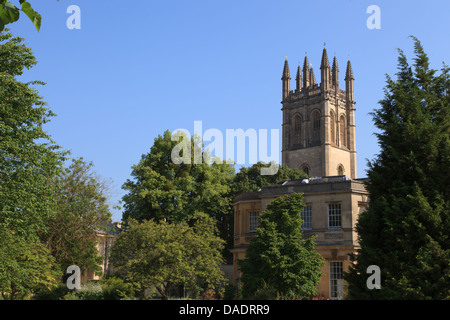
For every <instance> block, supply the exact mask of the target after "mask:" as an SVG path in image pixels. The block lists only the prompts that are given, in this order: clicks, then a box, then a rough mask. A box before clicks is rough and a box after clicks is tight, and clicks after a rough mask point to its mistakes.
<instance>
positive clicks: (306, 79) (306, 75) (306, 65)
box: [303, 56, 310, 87]
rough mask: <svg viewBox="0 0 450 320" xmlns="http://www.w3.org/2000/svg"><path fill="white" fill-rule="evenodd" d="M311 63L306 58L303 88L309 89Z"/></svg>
mask: <svg viewBox="0 0 450 320" xmlns="http://www.w3.org/2000/svg"><path fill="white" fill-rule="evenodd" d="M309 78H310V76H309V61H308V57H307V56H305V61H304V62H303V87H309V83H310V82H309V81H310V79H309Z"/></svg>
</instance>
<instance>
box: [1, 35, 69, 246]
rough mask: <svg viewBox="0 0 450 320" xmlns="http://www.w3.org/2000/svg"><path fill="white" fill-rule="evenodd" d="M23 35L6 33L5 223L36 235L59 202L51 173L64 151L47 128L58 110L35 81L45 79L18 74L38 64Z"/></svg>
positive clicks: (57, 167) (54, 172)
mask: <svg viewBox="0 0 450 320" xmlns="http://www.w3.org/2000/svg"><path fill="white" fill-rule="evenodd" d="M22 41H23V39H21V38H13V37H12V35H11V34H10V33H0V199H1V201H0V228H6V229H8V230H13V231H15V232H17V233H18V234H20V235H22V236H25V237H34V236H36V231H37V230H39V229H42V228H44V221H45V219H46V218H47V217H48V216H49V215H50V214H51V212H52V210H53V208H54V206H53V205H54V203H53V197H52V194H53V188H52V186H51V184H50V179H51V178H52V177H54V176H56V175H58V172H59V170H60V168H61V165H62V161H63V159H64V153H63V152H61V151H60V150H59V149H60V147H59V146H57V145H56V144H55V143H54V142H53V141H52V140H51V138H50V137H49V135H48V134H47V133H46V132H45V131H44V129H43V125H44V124H45V123H46V122H48V121H49V119H50V117H52V116H54V114H53V113H52V111H51V110H50V109H48V108H47V107H46V103H45V102H44V101H42V98H41V97H40V96H39V94H38V92H37V90H35V89H34V88H33V87H32V86H33V85H37V84H42V83H41V82H38V81H35V82H31V83H22V82H20V81H18V80H17V79H16V77H17V76H18V75H21V74H22V72H23V70H24V69H29V68H31V67H33V66H34V65H35V64H36V60H35V58H34V56H33V54H32V52H31V50H30V49H29V48H27V47H26V46H25V45H23V44H22Z"/></svg>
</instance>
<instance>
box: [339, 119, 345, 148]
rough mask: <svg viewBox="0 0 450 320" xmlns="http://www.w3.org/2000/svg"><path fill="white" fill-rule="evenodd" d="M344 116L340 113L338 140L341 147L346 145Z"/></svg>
mask: <svg viewBox="0 0 450 320" xmlns="http://www.w3.org/2000/svg"><path fill="white" fill-rule="evenodd" d="M345 132H346V130H345V117H344V116H343V115H342V116H341V118H340V120H339V140H340V143H341V147H346V146H347V143H346V139H345Z"/></svg>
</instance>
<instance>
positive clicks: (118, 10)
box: [10, 0, 450, 220]
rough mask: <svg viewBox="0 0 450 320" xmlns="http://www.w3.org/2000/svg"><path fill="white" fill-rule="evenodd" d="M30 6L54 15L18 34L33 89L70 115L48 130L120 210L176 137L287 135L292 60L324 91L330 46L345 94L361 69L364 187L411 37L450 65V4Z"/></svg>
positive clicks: (114, 0) (22, 25) (250, 0)
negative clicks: (72, 23) (375, 12)
mask: <svg viewBox="0 0 450 320" xmlns="http://www.w3.org/2000/svg"><path fill="white" fill-rule="evenodd" d="M13 2H14V1H13ZM17 2H18V1H17ZM30 3H32V5H33V7H34V8H35V10H36V11H38V12H40V13H41V14H42V16H43V23H42V28H41V31H40V32H39V33H38V32H37V31H36V30H35V29H34V27H33V25H32V24H31V22H30V21H29V20H27V18H26V17H25V16H24V17H23V18H22V19H21V20H20V21H19V22H17V23H15V24H13V25H11V26H10V28H11V30H12V32H13V33H14V35H17V36H22V37H24V38H26V40H27V43H28V45H29V46H30V47H31V48H33V51H34V53H35V55H36V57H37V59H38V61H39V64H38V65H37V66H36V67H35V68H34V69H32V70H31V71H28V72H27V73H26V74H25V76H24V79H27V80H35V79H36V80H42V81H45V82H46V83H47V85H46V86H45V87H40V88H39V91H40V93H41V95H42V96H43V97H44V100H45V101H47V102H48V104H49V107H50V108H51V109H52V110H53V111H54V112H55V113H56V114H57V115H58V116H57V117H55V118H53V119H52V121H51V122H50V123H48V124H47V125H46V130H47V131H48V132H49V133H50V134H51V136H52V138H53V139H54V140H55V141H56V142H57V143H58V144H60V145H61V146H63V147H64V148H65V149H68V150H71V151H72V154H73V156H76V157H78V156H82V157H84V159H85V160H88V161H92V162H93V163H94V165H95V170H96V172H98V173H99V174H100V175H101V176H102V177H104V178H108V179H109V178H110V179H112V180H113V190H114V195H113V198H112V202H113V203H115V202H117V200H119V199H120V198H121V196H122V195H123V191H122V190H121V186H122V184H123V183H124V182H125V181H126V179H128V178H129V177H130V173H131V166H132V165H133V164H136V163H138V161H139V160H140V157H141V155H142V154H144V153H147V152H148V151H149V148H150V147H151V146H152V144H153V140H154V138H155V137H156V136H157V135H158V134H162V133H163V132H164V131H165V130H167V129H169V130H171V131H173V130H174V129H176V128H186V129H188V130H189V131H191V132H193V130H194V129H193V124H194V121H195V120H201V121H202V122H203V130H206V129H208V128H217V129H220V130H221V131H222V132H223V133H225V129H237V128H242V129H244V130H246V129H249V128H254V129H281V111H280V108H281V104H280V100H281V80H280V78H281V75H282V69H283V63H284V59H285V57H286V56H288V60H289V64H290V68H291V77H292V78H295V69H296V66H297V65H298V63H299V62H301V63H303V59H304V56H305V52H307V55H308V58H309V60H310V62H311V63H312V66H313V68H314V70H315V74H316V79H317V81H318V82H320V72H319V64H320V59H321V55H322V50H323V46H324V42H325V43H326V48H327V50H328V54H329V58H330V59H332V57H333V56H334V55H336V57H337V59H338V65H339V68H340V84H341V88H343V86H344V81H343V79H344V74H345V67H346V62H347V60H348V59H350V60H351V62H352V66H353V71H354V76H355V99H356V102H357V104H356V108H357V111H356V139H357V140H356V142H357V157H358V158H357V159H358V176H359V177H364V176H366V173H365V170H366V168H367V160H366V159H372V158H373V157H374V155H375V154H376V153H377V152H378V150H379V149H378V145H377V140H376V138H375V136H374V135H373V133H374V132H375V128H374V126H373V124H372V118H371V116H370V115H369V114H368V113H369V112H370V111H371V110H373V109H374V108H377V107H378V104H377V103H378V101H379V100H380V99H381V98H382V97H383V87H384V85H385V74H389V75H391V76H395V73H396V66H397V56H398V54H397V51H396V49H397V48H401V49H403V50H404V51H405V53H406V54H407V56H408V57H409V58H410V59H412V58H413V55H412V51H413V42H412V40H411V39H410V38H408V36H409V35H414V36H416V37H418V38H419V40H421V41H422V44H423V46H424V48H425V51H426V52H427V53H428V55H429V57H430V59H431V64H432V67H433V68H436V69H440V68H441V66H442V62H443V61H445V62H446V63H447V64H449V63H450V41H449V40H450V19H449V18H448V13H449V12H450V2H449V1H448V0H433V1H428V2H426V1H381V0H371V1H365V0H340V1H337V0H330V1H299V0H296V1H283V0H279V1H275V0H272V1H267V0H246V1H243V0H239V1H237V0H227V1H223V0H214V1H211V0H203V1H197V0H177V1H162V0H158V1H156V0H135V1H118V0H95V1H92V0H70V1H69V0H61V1H60V2H57V1H56V0H45V1H36V0H30ZM69 5H78V6H79V7H80V9H81V30H69V29H68V28H67V27H66V20H67V19H68V18H69V16H70V14H67V13H66V10H67V8H68V6H69ZM369 5H378V6H379V7H380V9H381V29H379V30H376V29H375V30H371V29H368V28H367V26H366V21H367V19H368V18H369V16H370V14H368V13H366V9H367V7H368V6H369ZM293 82H294V81H293ZM292 86H293V85H291V87H292ZM280 139H281V136H280ZM113 218H114V220H120V219H121V212H119V211H115V212H114V216H113Z"/></svg>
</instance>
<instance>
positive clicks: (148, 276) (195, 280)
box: [111, 213, 224, 299]
mask: <svg viewBox="0 0 450 320" xmlns="http://www.w3.org/2000/svg"><path fill="white" fill-rule="evenodd" d="M189 222H190V224H191V225H192V226H191V227H190V226H189V225H188V223H187V222H178V223H168V222H166V221H160V222H156V221H154V220H148V221H143V222H141V223H138V222H137V221H135V220H134V221H130V224H129V226H128V229H127V230H126V231H125V232H122V233H121V234H120V235H119V237H118V238H117V239H116V241H115V242H114V245H113V247H112V250H111V262H112V263H113V265H114V268H115V269H116V270H117V271H118V272H119V273H120V274H122V275H123V276H124V277H125V280H126V281H127V282H131V283H133V285H134V287H135V289H136V291H140V292H141V293H142V292H143V290H145V289H152V288H154V289H155V290H156V291H157V292H158V293H159V294H160V295H161V297H162V298H163V299H168V296H169V293H170V291H171V290H173V289H175V288H177V286H182V287H184V288H185V289H187V290H188V291H192V292H194V293H196V294H198V293H199V292H200V291H201V290H202V288H203V289H206V290H207V289H216V288H217V287H218V286H220V285H221V284H222V282H223V280H224V278H223V273H222V271H221V270H220V269H219V265H220V264H222V263H223V261H222V256H221V250H222V246H223V240H222V239H220V238H219V237H218V236H217V235H216V234H215V229H216V228H215V225H214V221H213V220H212V219H211V218H210V217H208V216H207V215H205V214H202V213H196V214H195V216H194V217H193V219H192V221H189Z"/></svg>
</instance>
